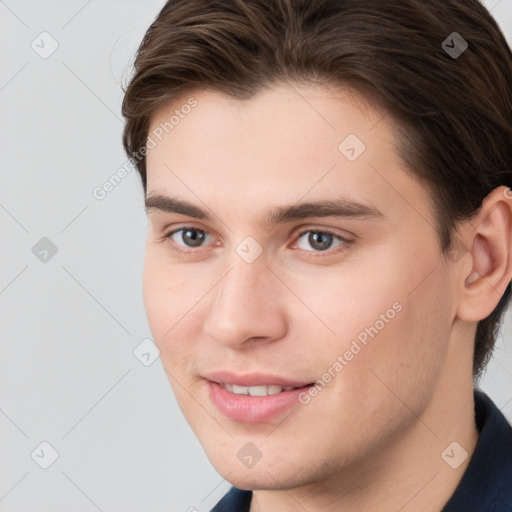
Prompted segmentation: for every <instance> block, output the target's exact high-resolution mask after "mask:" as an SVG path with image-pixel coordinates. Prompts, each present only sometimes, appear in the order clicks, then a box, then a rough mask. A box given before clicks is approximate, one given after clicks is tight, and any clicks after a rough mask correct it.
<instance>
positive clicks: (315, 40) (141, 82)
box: [122, 0, 512, 377]
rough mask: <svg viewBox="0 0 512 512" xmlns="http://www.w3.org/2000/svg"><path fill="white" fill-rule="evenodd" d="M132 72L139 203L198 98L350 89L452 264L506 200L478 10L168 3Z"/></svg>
mask: <svg viewBox="0 0 512 512" xmlns="http://www.w3.org/2000/svg"><path fill="white" fill-rule="evenodd" d="M454 32H457V34H454ZM450 38H451V39H450ZM461 38H462V39H461ZM444 41H445V43H444V44H443V42H444ZM446 41H447V42H446ZM455 41H457V44H459V48H461V49H463V48H462V47H461V46H460V44H461V41H462V42H464V41H466V42H467V44H468V48H467V49H466V51H464V52H463V53H462V54H461V55H460V56H459V55H454V54H450V52H449V51H448V49H449V48H454V47H455ZM459 53H460V52H459ZM134 71H135V72H134V75H133V77H132V79H131V81H130V83H129V84H128V86H127V87H126V88H125V90H124V91H125V97H124V101H123V106H122V112H123V115H124V117H125V119H126V126H125V129H124V133H123V145H124V148H125V150H126V153H127V155H128V156H129V157H130V159H131V161H132V163H134V164H135V165H136V167H137V169H138V171H139V173H140V176H141V178H142V182H143V186H144V191H145V192H147V188H146V158H145V154H146V153H145V151H144V148H145V145H146V141H147V137H148V130H149V124H150V118H151V116H152V114H153V113H154V112H155V111H156V110H157V109H158V108H159V107H162V106H163V105H164V104H165V103H167V102H169V101H170V100H172V99H173V98H175V97H176V96H178V95H179V94H181V93H183V92H185V91H188V90H193V89H198V88H203V89H204V88H209V89H213V90H217V91H219V92H222V93H224V94H227V95H230V96H232V97H234V98H237V99H250V98H251V97H252V96H253V95H254V94H255V93H256V92H258V91H259V90H260V89H262V88H264V87H265V86H268V85H271V84H273V83H275V82H277V81H293V82H295V83H298V82H303V83H311V84H322V83H324V84H326V83H328V84H340V85H345V86H348V87H351V88H355V89H356V90H357V91H359V92H360V93H361V94H363V95H364V96H365V97H366V98H368V99H372V100H373V101H375V102H376V104H378V105H380V106H381V107H383V108H384V109H385V110H386V112H387V113H388V114H389V115H390V118H391V119H392V120H393V121H394V122H395V125H396V135H397V138H396V142H397V147H398V148H399V154H400V156H401V158H402V159H403V161H404V162H405V163H406V165H407V168H408V169H409V170H410V172H411V173H412V174H413V175H414V176H415V177H416V178H417V179H419V180H420V181H421V182H423V183H424V184H425V185H426V186H427V189H428V191H429V192H430V194H429V197H430V198H431V200H432V204H433V208H434V210H433V211H434V213H435V215H436V220H437V226H436V228H437V231H438V234H439V243H440V248H441V250H442V251H443V253H444V254H445V255H447V256H448V255H450V254H453V252H452V251H453V246H454V243H453V242H454V240H455V238H456V237H454V233H455V232H456V227H457V223H458V222H460V221H463V220H465V219H468V218H471V216H473V215H474V214H475V213H476V212H477V211H478V209H479V208H480V206H481V204H482V201H483V199H484V197H485V196H486V195H487V194H488V193H489V192H490V191H491V190H493V189H494V188H496V187H498V186H501V185H505V186H507V187H511V186H512V125H511V120H512V85H511V84H512V54H511V51H510V48H509V46H508V44H507V42H506V40H505V38H504V36H503V34H502V32H501V31H500V29H499V27H498V25H497V23H496V21H495V20H494V19H493V18H492V16H491V15H490V13H489V12H488V11H487V10H486V8H485V7H484V6H483V5H482V4H481V3H479V2H478V1H477V0H390V1H386V2H383V1H382V0H314V1H312V0H169V1H168V2H167V3H166V4H165V6H164V7H163V8H162V10H161V11H160V13H159V14H158V16H157V17H156V19H155V21H154V22H153V24H152V25H151V26H150V27H149V29H148V31H147V32H146V34H145V36H144V39H143V41H142V43H141V45H140V47H139V49H138V52H137V55H136V59H135V66H134ZM141 150H142V152H141ZM455 242H457V240H455ZM509 297H510V284H509V286H508V287H507V289H506V291H505V293H504V294H503V296H502V298H501V300H500V302H499V304H498V305H497V306H496V308H495V310H494V311H493V312H492V313H491V315H489V316H488V317H487V318H485V319H484V320H482V321H480V322H479V323H478V326H477V331H476V336H475V352H474V367H473V373H474V375H475V377H478V376H479V375H480V374H481V372H482V370H483V368H484V367H485V365H486V363H487V361H488V360H489V358H490V355H491V352H492V349H493V346H494V343H495V339H496V336H497V333H498V329H499V326H500V321H501V317H502V314H503V312H504V310H505V308H506V306H507V304H508V300H509Z"/></svg>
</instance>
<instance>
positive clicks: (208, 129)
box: [144, 83, 512, 512]
mask: <svg viewBox="0 0 512 512" xmlns="http://www.w3.org/2000/svg"><path fill="white" fill-rule="evenodd" d="M191 96H193V97H194V98H196V99H197V101H198V105H197V106H196V107H195V109H193V110H192V112H191V113H190V114H188V115H187V116H186V117H185V118H184V119H182V120H180V123H179V124H178V125H177V126H175V128H174V129H173V130H172V131H171V132H169V134H168V135H167V136H165V137H164V138H163V139H162V141H161V142H159V143H158V144H157V145H156V147H154V148H153V149H151V151H150V152H149V153H148V155H147V169H148V176H147V195H148V197H149V196H154V195H156V194H159V195H166V196H173V197H178V198H180V199H184V200H187V201H188V202H190V203H192V204H194V205H196V206H198V207H201V208H203V209H207V210H208V211H209V212H210V213H211V214H212V215H213V219H212V220H208V221H205V220H198V219H196V218H193V217H191V216H188V215H183V214H177V213H172V212H165V211H161V210H159V209H157V208H149V209H148V219H149V230H148V238H147V248H146V259H145V265H144V301H145V306H146V311H147V316H148V321H149V324H150V327H151V331H152V334H153V337H154V340H155V343H156V344H157V346H158V347H159V349H160V351H161V360H162V364H163V366H164V368H165V371H166V372H167V375H168V377H169V381H170V383H171V385H172V387H173V390H174V392H175V394H176V398H177V401H178V403H179V406H180V408H181V410H182V412H183V414H184V415H185V417H186V419H187V421H188V422H189V424H190V425H191V427H192V429H193V431H194V432H195V434H196V435H197V437H198V439H199V441H200V442H201V444H202V445H203V447H204V450H205V452H206V454H207V456H208V458H209V459H210V461H211V462H212V464H213V465H214V467H215V468H216V469H217V470H218V472H219V473H220V474H221V475H222V476H223V477H225V478H226V479H228V480H229V481H230V482H231V483H232V484H233V485H236V486H237V487H240V488H243V489H251V490H254V493H253V499H252V502H251V512H254V511H257V510H260V511H265V512H267V511H270V510H272V511H274V512H275V511H278V512H279V511H288V510H302V508H304V509H306V510H308V511H309V512H313V511H316V510H322V511H324V512H325V511H330V510H336V511H342V512H343V511H349V510H350V511H368V510H380V511H390V512H391V511H397V510H401V511H409V510H410V511H413V510H423V511H439V510H441V508H442V507H443V505H444V504H445V503H446V501H447V500H448V499H449V497H450V496H451V494H452V493H453V491H454V489H455V487H456V486H457V484H458V482H459V481H460V479H461V477H462V474H463V472H464V470H465V469H466V467H467V464H468V462H469V457H470V456H471V454H472V452H473V451H474V447H475V444H476V441H477V437H478V433H477V430H476V428H475V425H474V414H473V405H474V404H473V395H472V393H473V382H472V354H473V338H474V334H475V330H476V325H477V322H478V320H480V319H482V318H485V317H486V316H487V315H488V314H489V313H490V312H491V311H492V310H493V309H494V307H495V306H496V304H497V303H498V301H499V298H500V296H501V294H502V293H503V291H504V290H505V287H506V284H507V283H508V282H509V281H510V279H511V275H512V270H511V268H512V264H511V251H510V243H511V223H510V218H511V215H512V209H511V205H510V203H511V201H510V200H509V199H508V197H507V194H506V193H505V192H506V189H505V188H504V187H501V188H500V189H496V190H495V191H493V193H491V194H490V195H489V196H488V197H487V198H486V199H485V201H484V203H483V206H482V208H481V210H480V211H479V213H478V215H477V216H475V217H474V218H473V219H472V220H471V222H469V221H468V222H466V223H463V224H461V225H460V231H459V239H460V241H461V243H462V246H463V247H465V248H466V250H465V251H463V254H462V255H461V256H460V257H458V258H451V259H450V258H447V257H445V256H444V255H443V254H442V253H441V252H440V248H439V242H438V237H437V233H436V231H435V227H434V226H435V222H434V215H433V211H432V208H431V206H430V202H429V195H428V191H427V190H426V189H425V188H424V186H423V185H421V184H420V183H419V182H417V181H416V180H415V179H414V177H413V175H412V174H411V173H410V172H409V171H408V170H407V169H405V167H404V164H403V163H402V161H401V160H400V157H399V156H398V154H397V152H396V149H395V147H394V137H393V131H392V125H391V122H390V120H389V116H386V115H385V112H383V111H381V110H379V109H378V108H377V107H375V106H372V105H370V104H369V103H367V102H365V100H364V99H363V98H362V97H361V96H359V95H358V94H357V92H355V91H349V90H348V89H342V88H340V87H338V88H334V87H328V86H325V85H324V86H305V85H301V86H299V85H297V84H295V85H294V86H293V87H292V86H290V85H289V84H282V83H281V84H275V85H274V86H273V87H272V88H269V89H265V90H262V91H260V92H259V93H258V94H257V95H256V96H254V97H253V98H252V99H250V100H247V101H239V100H235V99H233V98H229V97H227V96H224V95H221V94H219V93H218V92H215V91H212V90H200V91H199V90H197V91H189V92H187V94H184V95H182V96H181V97H180V98H175V99H174V100H173V102H171V103H170V104H168V105H166V106H165V107H162V108H161V109H160V110H159V111H157V112H156V113H155V115H154V116H153V117H152V120H151V126H150V132H151V131H152V130H153V129H155V128H156V127H157V126H158V125H159V124H160V123H162V122H165V121H166V120H168V119H169V117H170V115H172V113H173V112H174V110H175V109H176V108H179V106H180V105H182V104H184V103H185V102H186V101H187V99H188V98H190V97H191ZM351 133H352V134H356V135H357V137H358V138H359V139H360V140H362V141H363V142H364V144H365V145H366V150H365V151H364V152H363V153H362V154H361V155H360V156H359V157H358V158H357V159H356V160H355V161H352V162H351V161H349V160H348V159H347V158H346V157H345V156H344V155H343V154H342V153H341V152H340V151H339V149H338V146H339V144H340V143H341V142H342V141H343V140H344V139H345V137H346V136H347V135H348V134H351ZM508 195H510V194H508ZM342 196H343V197H345V198H347V199H349V200H352V201H359V202H361V203H364V204H367V205H372V206H373V207H376V208H378V209H379V210H380V211H381V212H382V213H383V216H382V217H355V218H352V217H350V218H348V217H347V218H345V217H341V218H337V217H310V218H307V219H299V220H293V221H289V222H283V223H280V224H275V225H273V226H268V225H266V224H265V222H264V220H265V217H266V216H267V214H268V212H269V211H270V210H271V209H273V208H276V207H278V206H283V205H289V204H295V203H298V202H314V201H317V200H326V199H332V200H336V199H339V198H340V197H342ZM185 227H190V228H193V229H198V230H203V231H204V232H206V234H207V236H206V238H205V240H204V242H203V244H202V245H200V246H198V247H195V246H192V247H191V246H190V239H189V238H185V239H184V238H183V234H184V232H183V231H178V232H176V233H175V234H174V235H173V236H172V237H171V238H168V237H167V238H166V235H167V234H168V233H170V232H171V231H173V230H179V229H180V228H185ZM308 229H309V230H310V232H311V231H312V232H313V233H318V231H320V232H322V230H325V229H327V230H330V231H332V232H333V233H334V234H335V235H336V236H334V237H333V238H332V239H328V240H332V242H331V245H330V248H328V249H327V250H324V251H322V250H319V248H318V245H316V244H315V243H314V240H313V241H311V237H310V236H309V237H308V235H310V233H307V234H306V235H303V236H302V237H300V238H299V232H301V231H302V230H308ZM194 233H195V234H196V232H194ZM248 236H252V237H253V238H254V239H255V240H256V241H257V242H258V243H259V245H260V246H261V248H262V249H263V252H262V254H261V255H260V256H259V257H258V258H257V259H256V260H255V261H254V262H252V263H247V262H246V261H244V259H242V258H241V257H240V256H239V254H237V252H236V248H237V246H238V244H240V243H241V242H242V241H243V240H244V239H245V238H246V237H248ZM337 236H341V237H343V238H345V239H346V240H347V241H348V242H343V241H341V239H338V238H337ZM187 244H188V245H187ZM176 246H177V247H179V248H185V249H190V250H191V251H192V252H191V253H190V254H181V253H179V252H177V250H176ZM396 303H398V304H400V305H401V310H400V311H399V312H397V313H396V315H394V318H393V319H391V320H389V321H388V322H386V323H385V326H384V327H383V328H382V329H380V330H379V332H378V335H376V336H375V337H374V338H369V340H368V343H367V345H366V346H364V347H363V348H362V350H361V351H360V352H359V353H358V354H357V355H356V356H354V357H353V359H352V360H350V361H348V362H347V364H346V366H344V367H343V369H342V371H339V372H337V373H335V376H334V378H332V379H331V380H330V382H329V383H328V384H327V385H326V386H325V387H324V388H323V389H322V390H321V391H320V392H318V394H317V395H316V396H315V397H313V398H311V400H310V401H309V403H308V404H307V405H303V404H301V403H299V402H297V403H296V404H295V405H294V406H293V407H292V408H291V409H290V410H288V411H286V413H285V414H282V415H280V416H279V417H277V418H275V419H272V420H271V421H267V422H262V423H259V424H254V423H245V422H240V421H234V420H231V419H228V418H226V417H225V416H223V415H222V414H221V413H220V412H219V410H218V409H217V408H216V407H215V405H214V404H213V403H212V402H211V400H210V398H209V395H208V393H207V382H206V381H205V380H204V379H203V378H202V376H203V375H204V374H205V373H206V372H209V371H214V370H230V371H233V372H234V373H237V374H245V373H253V372H259V373H270V374H276V375H281V376H283V377H287V378H290V379H295V380H300V381H306V382H315V381H316V380H317V379H319V378H321V376H322V375H323V374H324V373H325V372H326V371H327V370H328V369H329V368H332V366H333V363H334V362H335V361H336V360H337V357H338V355H340V354H344V353H345V352H346V351H347V350H349V349H350V346H351V342H352V340H354V339H355V338H356V336H357V335H358V334H360V333H361V332H362V331H363V330H364V329H365V327H369V326H371V325H374V324H375V323H376V321H377V320H379V319H380V318H382V317H381V316H380V315H382V314H385V313H386V311H387V310H389V309H390V308H392V305H393V304H396ZM331 371H332V370H331ZM454 441H455V442H457V443H458V444H459V445H460V446H461V447H462V448H461V449H463V450H465V451H466V452H467V453H468V455H469V457H468V458H467V459H466V460H465V461H464V462H463V463H461V465H460V466H459V467H458V468H457V469H452V468H451V467H450V466H449V465H448V464H447V463H446V462H445V460H443V458H442V457H441V454H442V453H443V451H444V450H445V449H446V448H447V447H448V446H449V445H450V443H452V442H454ZM247 442H252V443H253V444H254V445H255V446H256V447H257V448H258V450H259V451H260V452H261V454H262V458H261V459H260V460H259V461H258V462H257V463H256V464H255V465H254V466H253V467H251V468H247V467H246V466H245V465H244V464H242V463H241V461H240V460H239V459H238V457H237V452H238V451H239V450H240V449H241V448H242V447H243V446H244V445H245V444H246V443H247ZM452 453H454V454H455V457H460V458H462V455H461V453H463V452H462V451H460V450H459V448H457V449H456V451H455V452H452Z"/></svg>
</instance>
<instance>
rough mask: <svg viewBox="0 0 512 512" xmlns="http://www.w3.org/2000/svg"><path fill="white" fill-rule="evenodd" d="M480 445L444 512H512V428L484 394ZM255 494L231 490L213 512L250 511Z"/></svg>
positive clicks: (478, 395)
mask: <svg viewBox="0 0 512 512" xmlns="http://www.w3.org/2000/svg"><path fill="white" fill-rule="evenodd" d="M474 396H475V422H476V427H477V429H478V431H479V433H480V435H479V438H478V442H477V445H476V448H475V451H474V453H473V456H472V457H471V460H470V462H469V465H468V467H467V468H466V471H465V472H464V475H463V476H462V480H461V481H460V483H459V485H458V486H457V488H456V489H455V492H454V493H453V494H452V497H451V498H450V499H449V501H448V503H447V504H446V505H445V506H444V508H443V509H442V511H441V512H512V428H511V426H510V425H509V424H508V422H507V420H506V418H505V417H504V416H503V414H502V413H501V412H500V410H499V409H498V408H497V407H496V405H495V404H494V403H493V402H492V401H491V399H490V398H489V397H488V396H487V395H486V394H484V393H482V392H481V391H475V394H474ZM251 497H252V492H251V491H243V490H240V489H237V488H236V487H231V489H230V490H229V492H228V493H227V494H226V495H225V496H224V497H223V498H222V499H221V500H220V501H219V503H217V505H215V507H214V508H213V509H212V510H211V512H249V508H250V504H251Z"/></svg>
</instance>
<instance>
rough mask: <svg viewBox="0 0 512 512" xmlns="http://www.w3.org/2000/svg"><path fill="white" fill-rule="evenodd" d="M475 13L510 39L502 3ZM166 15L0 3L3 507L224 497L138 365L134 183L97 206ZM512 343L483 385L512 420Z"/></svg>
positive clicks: (203, 505) (146, 9)
mask: <svg viewBox="0 0 512 512" xmlns="http://www.w3.org/2000/svg"><path fill="white" fill-rule="evenodd" d="M484 3H485V5H486V6H487V7H488V8H489V9H492V14H493V15H494V16H495V17H496V19H497V20H498V22H499V23H500V25H501V26H502V28H503V30H504V33H505V35H506V37H507V40H508V41H509V43H510V41H511V40H512V37H511V36H512V0H501V1H498V0H489V1H486V2H484ZM163 4H164V2H163V1H162V0H159V1H155V0H151V1H144V2H143V1H142V0H141V1H134V0H132V1H126V0H125V1H120V0H117V1H115V0H109V1H105V0H104V1H102V2H100V1H98V0H96V1H84V0H73V1H67V2H64V1H62V2H57V1H35V0H31V1H29V0H7V1H6V2H3V1H0V24H1V25H0V44H1V46H0V52H1V53H0V55H1V61H0V62H1V65H0V115H1V122H0V130H1V132H0V141H1V145H2V146H1V147H2V152H1V164H0V165H1V168H2V171H1V172H2V174H1V187H0V225H1V230H2V231H1V232H2V240H3V242H2V256H1V266H0V269H1V274H0V307H1V322H0V329H1V331H0V338H1V357H0V428H1V435H0V512H7V511H8V512H50V511H51V512H61V511H62V512H64V511H65V512H69V511H70V510H73V511H74V512H89V511H91V512H94V511H97V510H100V511H104V512H120V511H127V512H132V511H149V510H151V511H153V512H163V511H167V512H171V511H172V512H178V511H187V510H190V511H192V510H194V509H193V508H192V507H194V508H195V509H196V510H198V511H207V510H209V509H210V508H211V507H212V506H213V504H214V503H216V502H217V501H218V500H219V499H220V497H221V496H222V495H223V494H224V493H225V492H226V490H227V489H228V488H229V484H228V483H227V482H225V481H223V479H222V478H221V477H220V476H219V475H218V474H217V473H216V472H215V470H214V469H213V468H212V466H211V465H210V464H209V462H208V460H207V459H206V456H205V455H204V454H203V451H202V448H201V447H200V445H199V443H198V442H197V440H196V439H195V437H194V435H193V434H192V431H191V430H190V428H189V427H188V425H187V424H186V422H185V421H184V419H183V418H182V415H181V413H180V411H179V409H178V407H177V405H176V402H175V399H174V397H173V395H172V392H171V388H170V385H169V383H168V380H167V377H166V374H165V372H164V371H163V369H162V367H161V364H160V360H159V359H157V360H156V361H155V362H154V363H153V364H151V365H150V366H144V364H142V363H141V361H140V360H139V359H137V358H136V357H135V356H134V354H133V350H134V349H135V348H136V347H137V346H138V345H139V344H140V343H141V342H142V340H144V339H145V338H150V337H151V334H150V331H149V327H148V325H147V321H146V318H145V313H144V306H143V302H142V287H141V269H142V263H143V256H144V241H145V232H146V227H147V223H146V219H145V215H144V210H143V194H142V186H141V184H140V181H139V178H138V176H137V175H136V174H135V172H131V173H130V174H129V175H128V176H127V177H126V178H125V179H124V180H123V181H122V183H121V184H120V185H118V186H117V187H116V188H115V189H114V190H113V191H112V192H111V193H109V194H108V195H107V197H106V198H105V199H103V200H101V201H100V200H97V199H95V198H94V197H93V195H92V191H93V189H94V188H95V187H97V186H101V184H102V183H104V182H105V181H106V180H107V179H108V178H109V177H110V176H111V175H112V174H113V173H115V172H116V170H117V169H118V168H119V167H121V166H122V165H123V164H124V163H125V162H126V156H125V155H124V153H123V150H122V147H121V131H122V127H123V122H122V118H121V114H120V106H121V101H122V91H121V87H120V84H121V78H122V77H123V76H125V77H126V76H128V74H129V71H130V63H131V61H132V58H133V54H134V51H135V49H136V47H137V45H138V43H139V42H140V40H141V38H142V35H143V34H144V32H145V30H146V29H147V27H148V26H149V25H150V23H151V21H152V20H153V19H154V17H155V16H156V14H157V13H158V12H159V10H160V8H161V7H162V6H163ZM453 30H454V31H457V27H456V26H454V27H453ZM43 31H46V32H48V33H49V34H51V38H53V39H54V40H55V41H56V42H57V43H58V48H57V49H56V51H55V52H54V53H53V54H52V55H50V56H49V57H48V58H46V59H44V58H42V57H41V56H40V54H38V53H36V51H35V50H34V49H33V48H32V47H31V44H32V42H33V41H35V43H34V45H38V46H36V48H37V49H38V51H39V52H40V53H41V52H44V51H48V50H49V49H51V44H52V41H51V40H50V39H49V38H48V36H40V34H41V33H42V32H43ZM440 43H441V42H440ZM454 93H456V91H454ZM42 237H47V238H49V239H50V240H51V241H52V242H53V244H55V246H56V247H57V249H58V252H57V253H56V254H55V255H54V256H53V257H51V258H50V254H49V255H48V256H47V260H48V261H46V262H42V261H40V260H39V259H38V258H37V257H36V255H34V254H33V252H32V248H33V247H34V245H35V244H36V243H37V242H38V241H39V240H40V239H41V238H42ZM39 256H40V257H43V256H44V253H42V254H40V255H39ZM511 340H512V315H511V314H509V315H508V317H507V321H506V323H505V325H504V326H503V330H502V336H501V337H500V340H499V341H498V344H497V347H496V351H495V357H494V359H493V361H492V362H491V364H490V366H489V369H488V372H487V374H486V376H485V378H484V379H483V380H482V382H481V388H482V389H483V390H485V391H486V392H487V393H488V394H489V395H490V396H491V397H492V398H493V399H494V400H495V402H496V403H497V405H498V406H500V407H501V408H502V410H503V412H504V413H505V414H506V416H507V417H508V418H509V419H510V420H511V421H512V342H511ZM146 357H147V356H146ZM43 441H46V442H48V443H50V445H51V446H52V447H53V448H54V449H55V450H56V451H57V452H58V458H57V460H56V461H55V462H54V463H53V464H52V465H51V466H50V467H49V468H48V469H42V468H41V467H40V466H39V465H38V463H39V464H41V463H43V464H44V462H45V461H46V462H48V461H49V460H50V459H49V457H50V456H51V453H50V450H49V449H48V448H45V446H44V445H43V446H42V447H41V446H40V443H41V442H43ZM34 450H35V452H34ZM41 450H42V451H41ZM33 452H34V455H33V458H32V456H31V454H32V453H33ZM36 461H37V462H38V463H36Z"/></svg>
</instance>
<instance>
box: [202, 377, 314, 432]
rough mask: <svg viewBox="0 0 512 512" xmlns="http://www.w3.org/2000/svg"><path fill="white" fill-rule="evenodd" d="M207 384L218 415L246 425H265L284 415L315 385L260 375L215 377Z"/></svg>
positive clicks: (210, 378)
mask: <svg viewBox="0 0 512 512" xmlns="http://www.w3.org/2000/svg"><path fill="white" fill-rule="evenodd" d="M204 380H205V383H206V384H207V387H208V394H209V398H210V401H211V402H212V403H213V405H215V407H216V408H217V409H218V411H219V412H220V413H222V414H223V415H224V416H226V417H227V418H229V419H231V420H234V421H236V422H242V423H264V422H269V421H271V420H273V419H276V418H277V417H279V416H281V415H284V413H285V412H287V411H288V410H289V409H291V408H292V407H293V406H294V405H298V402H299V396H300V394H301V393H304V392H307V390H308V389H309V387H311V386H313V384H314V383H305V382H299V381H292V380H287V379H283V378H279V377H276V376H265V375H256V374H252V375H245V376H234V375H233V374H229V375H228V374H226V373H223V374H222V375H219V374H217V375H214V374H211V375H209V376H208V377H207V378H206V377H205V378H204Z"/></svg>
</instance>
